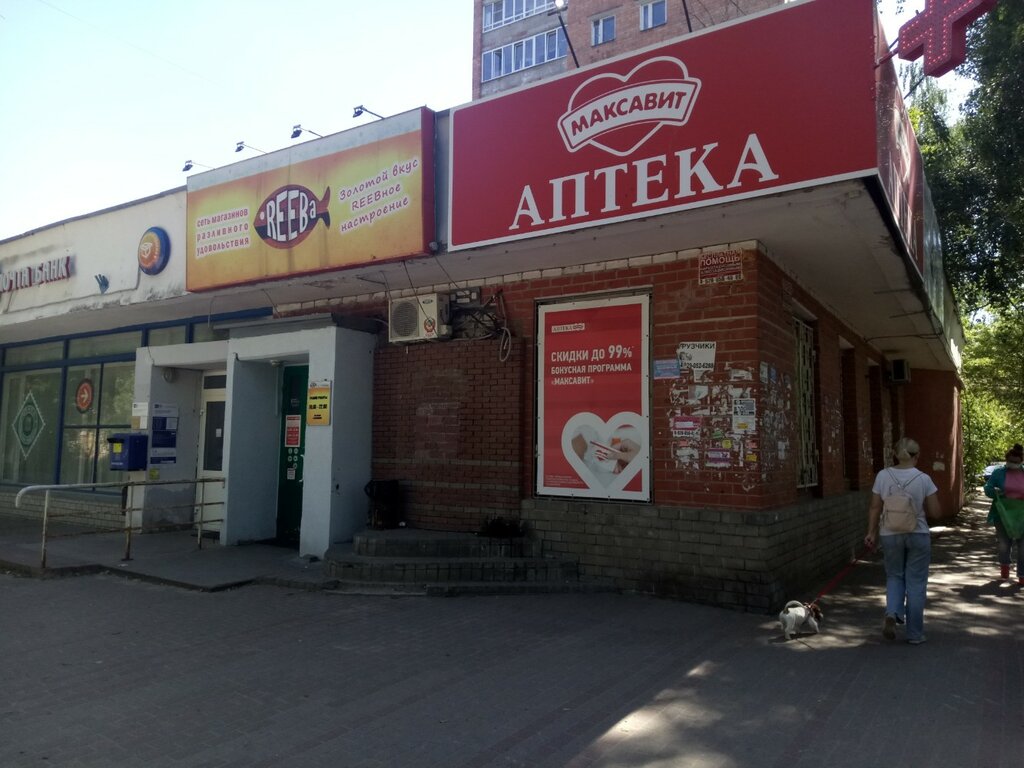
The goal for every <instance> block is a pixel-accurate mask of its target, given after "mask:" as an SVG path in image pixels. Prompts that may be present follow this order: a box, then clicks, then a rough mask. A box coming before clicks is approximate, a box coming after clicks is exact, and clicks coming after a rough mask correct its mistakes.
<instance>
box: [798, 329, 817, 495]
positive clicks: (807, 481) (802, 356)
mask: <svg viewBox="0 0 1024 768" xmlns="http://www.w3.org/2000/svg"><path fill="white" fill-rule="evenodd" d="M793 329H794V331H795V333H796V382H795V388H796V391H795V392H794V395H795V396H796V419H797V424H796V428H797V441H798V443H799V444H798V445H797V462H798V465H797V487H798V488H808V487H811V486H815V485H817V484H818V444H817V439H816V434H817V432H816V430H815V423H814V395H815V391H814V329H813V328H812V327H811V326H809V325H807V323H805V322H803V321H802V320H799V319H797V318H795V317H794V318H793Z"/></svg>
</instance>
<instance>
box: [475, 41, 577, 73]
mask: <svg viewBox="0 0 1024 768" xmlns="http://www.w3.org/2000/svg"><path fill="white" fill-rule="evenodd" d="M568 52H569V46H568V44H567V43H566V41H565V35H563V34H562V31H561V30H560V29H553V30H551V31H549V32H542V33H540V34H539V35H534V36H533V37H527V38H525V39H524V40H517V41H516V42H514V43H509V44H508V45H504V46H502V47H501V48H494V49H493V50H490V51H484V56H483V66H482V67H481V76H480V80H481V82H485V83H486V82H487V81H488V80H493V79H495V78H496V77H502V76H503V75H510V74H512V73H513V72H518V71H519V70H521V69H528V68H529V67H534V66H537V65H538V64H543V63H545V62H547V61H552V60H554V59H563V58H565V57H566V55H567V54H568Z"/></svg>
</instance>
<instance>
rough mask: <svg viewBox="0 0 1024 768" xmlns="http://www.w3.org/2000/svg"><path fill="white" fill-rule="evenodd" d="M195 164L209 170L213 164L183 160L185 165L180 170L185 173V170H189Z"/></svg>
mask: <svg viewBox="0 0 1024 768" xmlns="http://www.w3.org/2000/svg"><path fill="white" fill-rule="evenodd" d="M196 165H198V166H199V167H200V168H207V169H209V170H213V166H210V165H203V164H202V163H194V162H192V161H191V160H186V161H185V167H184V168H182V169H181V172H182V173H185V171H191V170H192V168H193V166H196Z"/></svg>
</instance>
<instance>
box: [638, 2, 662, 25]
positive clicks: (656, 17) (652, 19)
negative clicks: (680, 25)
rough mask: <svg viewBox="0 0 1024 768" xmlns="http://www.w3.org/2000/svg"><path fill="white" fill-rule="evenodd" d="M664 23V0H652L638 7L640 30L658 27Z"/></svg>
mask: <svg viewBox="0 0 1024 768" xmlns="http://www.w3.org/2000/svg"><path fill="white" fill-rule="evenodd" d="M665 21H666V9H665V0H654V2H653V3H644V4H643V5H641V6H640V29H651V28H652V27H660V26H661V25H662V24H664V23H665Z"/></svg>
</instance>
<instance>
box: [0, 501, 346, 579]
mask: <svg viewBox="0 0 1024 768" xmlns="http://www.w3.org/2000/svg"><path fill="white" fill-rule="evenodd" d="M51 533H52V534H53V536H52V537H51V538H49V539H48V541H47V546H46V569H45V571H44V570H43V569H42V568H41V562H42V545H41V542H42V535H41V534H42V524H41V522H40V521H39V520H38V519H32V518H26V517H17V516H14V515H11V514H4V513H2V512H0V570H7V571H12V572H15V573H21V574H26V575H33V576H41V575H44V574H45V575H47V576H51V577H54V576H74V575H81V574H83V573H98V572H104V571H105V572H114V573H121V574H124V575H126V576H132V577H135V578H139V579H144V580H148V581H153V582H157V583H162V584H168V585H172V586H180V587H187V588H190V589H199V590H205V591H217V590H221V589H231V588H233V587H238V586H243V585H246V584H252V583H267V584H277V585H284V586H292V587H305V588H309V589H319V588H321V587H323V586H328V585H330V583H331V581H330V580H328V579H327V578H326V577H325V576H324V572H323V571H324V569H323V564H322V563H321V562H319V561H317V560H315V559H312V560H311V559H310V558H306V557H299V556H298V553H297V552H296V551H295V550H293V549H289V548H287V547H277V546H272V545H269V544H245V545H242V546H237V547H222V546H220V545H219V544H218V543H217V542H216V541H207V542H205V543H204V545H203V548H202V549H200V548H199V547H198V546H197V544H198V541H197V539H196V537H195V535H194V534H193V533H192V532H191V531H166V532H162V533H145V534H141V535H140V534H135V535H133V536H132V539H131V548H130V558H129V559H128V560H125V549H126V542H125V535H124V533H123V532H121V533H94V532H91V531H90V529H88V528H85V527H83V526H73V525H67V524H65V525H60V524H58V525H53V526H51Z"/></svg>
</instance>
